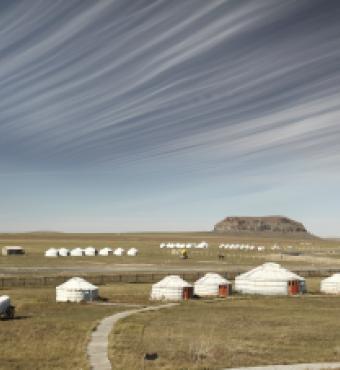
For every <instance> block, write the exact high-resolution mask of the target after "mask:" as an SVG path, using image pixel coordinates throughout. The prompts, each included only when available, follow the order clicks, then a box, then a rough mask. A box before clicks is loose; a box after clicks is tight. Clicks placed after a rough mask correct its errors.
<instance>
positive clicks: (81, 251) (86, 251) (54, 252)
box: [45, 246, 139, 257]
mask: <svg viewBox="0 0 340 370" xmlns="http://www.w3.org/2000/svg"><path fill="white" fill-rule="evenodd" d="M138 252H139V251H138V249H137V248H130V249H128V250H127V251H126V250H125V249H124V248H120V247H119V248H116V249H112V248H109V247H105V248H102V249H99V250H98V249H97V248H94V247H92V246H89V247H86V248H80V247H77V248H73V249H67V248H59V249H57V248H49V249H47V250H46V251H45V257H68V256H71V257H81V256H89V257H92V256H124V255H125V254H126V255H127V256H130V257H135V256H137V254H138Z"/></svg>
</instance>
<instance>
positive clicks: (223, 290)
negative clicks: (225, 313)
mask: <svg viewBox="0 0 340 370" xmlns="http://www.w3.org/2000/svg"><path fill="white" fill-rule="evenodd" d="M229 289H230V288H229V285H228V284H223V285H219V287H218V296H219V297H221V298H226V297H228V295H229V294H230V291H229Z"/></svg>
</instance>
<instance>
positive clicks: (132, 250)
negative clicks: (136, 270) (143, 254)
mask: <svg viewBox="0 0 340 370" xmlns="http://www.w3.org/2000/svg"><path fill="white" fill-rule="evenodd" d="M126 254H127V255H128V256H130V257H135V256H137V254H138V249H137V248H130V249H129V250H128V251H127V253H126Z"/></svg>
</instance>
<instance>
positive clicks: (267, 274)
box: [235, 262, 305, 295]
mask: <svg viewBox="0 0 340 370" xmlns="http://www.w3.org/2000/svg"><path fill="white" fill-rule="evenodd" d="M291 281H299V282H300V284H301V289H302V291H304V289H305V279H304V278H302V277H301V276H299V275H296V274H294V273H293V272H291V271H289V270H286V269H285V268H283V267H282V266H280V265H279V264H277V263H271V262H268V263H264V264H263V265H261V266H258V267H256V268H254V269H252V270H250V271H248V272H246V273H244V274H241V275H239V276H236V278H235V290H236V291H237V292H240V293H246V294H263V295H287V294H288V293H289V290H288V283H289V282H291Z"/></svg>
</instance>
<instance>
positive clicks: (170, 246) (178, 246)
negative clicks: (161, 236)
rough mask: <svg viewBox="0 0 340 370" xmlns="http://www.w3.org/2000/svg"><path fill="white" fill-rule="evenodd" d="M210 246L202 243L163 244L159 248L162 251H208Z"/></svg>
mask: <svg viewBox="0 0 340 370" xmlns="http://www.w3.org/2000/svg"><path fill="white" fill-rule="evenodd" d="M208 247H209V244H208V243H207V242H204V241H203V242H200V243H161V244H160V245H159V248H161V249H164V248H166V249H191V248H194V249H207V248H208Z"/></svg>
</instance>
